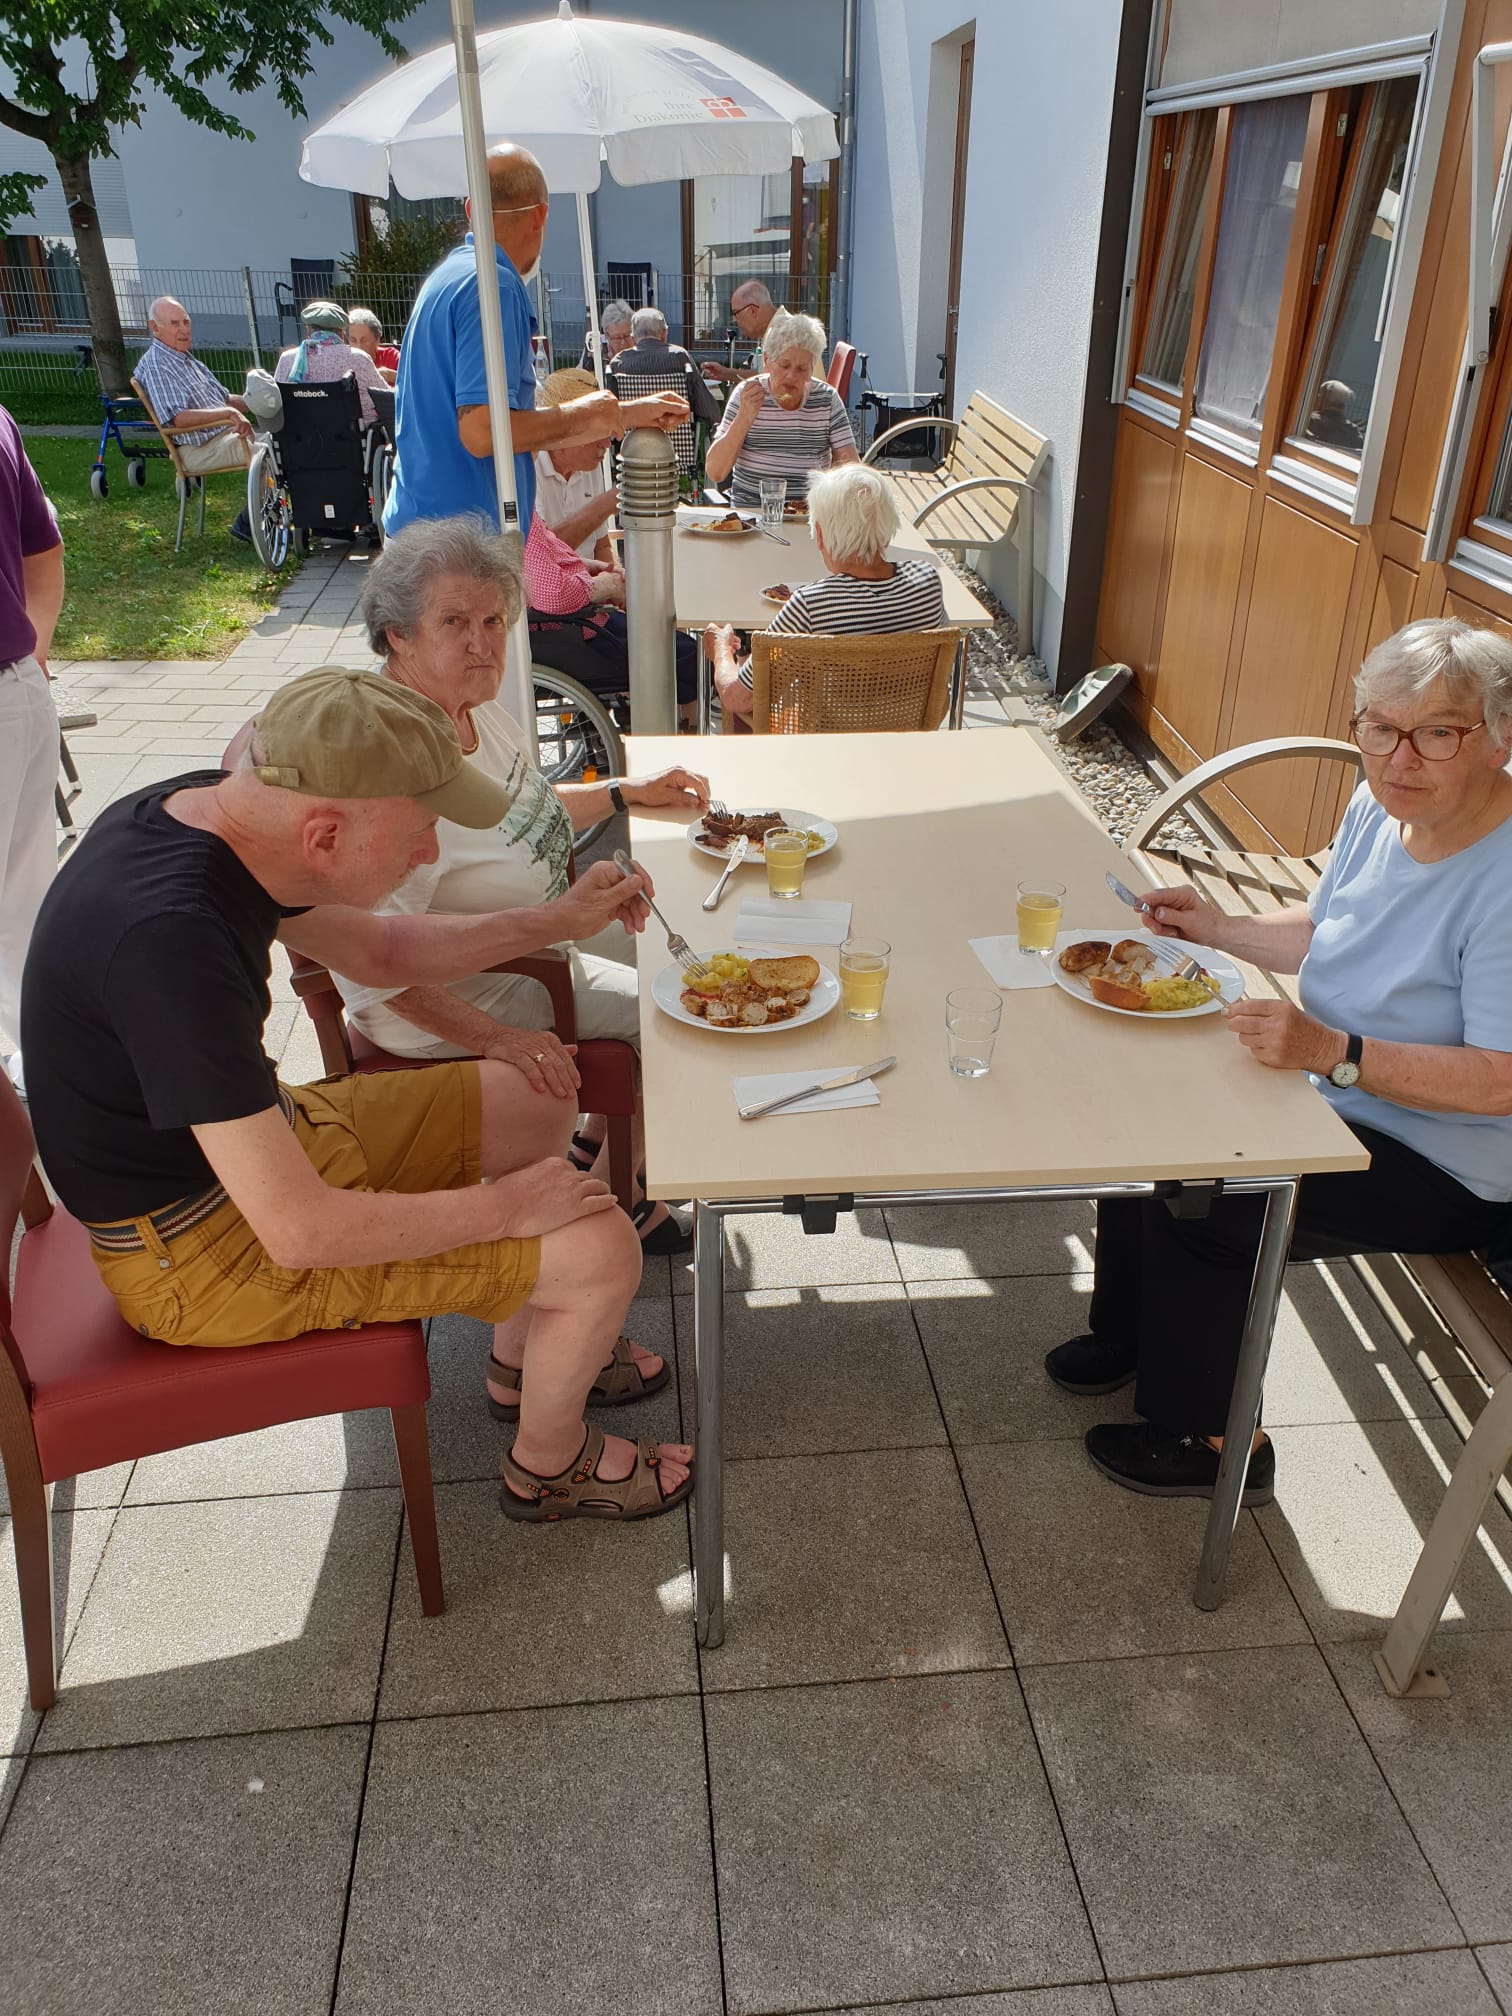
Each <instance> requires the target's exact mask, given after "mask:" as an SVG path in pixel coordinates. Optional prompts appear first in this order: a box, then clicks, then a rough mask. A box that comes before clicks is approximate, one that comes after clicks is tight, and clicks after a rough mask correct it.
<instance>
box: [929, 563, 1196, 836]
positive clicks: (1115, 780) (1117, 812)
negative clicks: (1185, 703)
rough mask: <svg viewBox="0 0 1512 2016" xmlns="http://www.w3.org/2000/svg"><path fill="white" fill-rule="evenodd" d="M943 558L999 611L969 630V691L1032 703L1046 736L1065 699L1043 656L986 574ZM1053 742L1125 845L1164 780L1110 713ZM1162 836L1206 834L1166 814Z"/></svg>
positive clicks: (1083, 790) (1090, 801)
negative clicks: (1032, 650) (1025, 645)
mask: <svg viewBox="0 0 1512 2016" xmlns="http://www.w3.org/2000/svg"><path fill="white" fill-rule="evenodd" d="M942 557H943V558H944V559H945V564H946V565H947V566H951V567H954V568H955V571H956V572H957V573H958V574H959V575H960V576H961V578H962V580H963V581H965V582H966V584H967V586H968V587H969V588H970V589H971V592H972V594H973V595H975V596H976V598H977V600H978V601H979V602H982V603H983V604H984V605H985V606H986V607H987V608H988V609H989V610H990V611H991V612H992V616H993V624H992V628H991V629H990V630H972V631H969V632H968V633H967V641H966V683H967V692H968V694H978V695H980V696H983V697H985V698H991V699H996V700H1012V701H1015V702H1017V703H1018V704H1019V705H1020V706H1022V707H1027V708H1028V710H1029V712H1030V714H1031V715H1032V716H1033V717H1034V721H1035V724H1036V725H1037V726H1038V727H1040V728H1042V729H1043V730H1044V731H1045V733H1046V734H1047V735H1048V734H1049V733H1050V729H1051V726H1052V724H1053V722H1054V720H1055V714H1056V709H1057V707H1058V706H1059V704H1060V703H1059V699H1058V696H1057V695H1056V694H1055V692H1054V691H1053V690H1052V688H1051V685H1050V675H1049V673H1048V672H1047V671H1046V669H1045V666H1044V664H1043V662H1042V661H1041V660H1040V659H1038V658H1036V657H1033V656H1032V655H1030V654H1029V653H1027V652H1022V651H1021V650H1020V649H1019V635H1018V625H1017V624H1016V623H1015V622H1014V620H1013V618H1012V617H1011V616H1010V615H1009V614H1008V611H1007V610H1006V609H1005V608H1004V607H1003V605H1002V603H1001V602H1000V601H999V600H998V598H997V597H996V595H994V594H993V592H992V590H991V589H990V588H989V587H988V586H987V584H986V582H985V581H983V580H982V579H981V577H980V575H977V574H973V573H972V571H971V569H970V568H969V567H964V566H962V565H961V564H960V563H959V562H957V561H955V560H953V559H952V558H950V557H949V556H948V555H946V556H942ZM1052 746H1053V747H1054V749H1055V753H1056V755H1057V757H1058V758H1059V760H1060V762H1061V764H1062V766H1063V768H1064V769H1065V770H1066V772H1067V774H1068V775H1069V776H1070V778H1071V781H1072V783H1073V784H1075V785H1076V787H1077V789H1078V790H1079V791H1080V792H1081V794H1082V796H1083V797H1084V798H1085V799H1086V800H1087V803H1088V804H1089V805H1090V806H1091V807H1092V810H1093V811H1094V812H1095V813H1096V814H1097V816H1098V818H1099V819H1100V820H1101V821H1102V823H1103V825H1104V826H1106V827H1107V829H1108V832H1109V834H1110V835H1111V836H1112V838H1113V839H1114V840H1115V841H1117V842H1118V844H1119V845H1120V846H1122V845H1123V843H1124V841H1125V840H1126V839H1127V838H1128V836H1129V834H1130V833H1131V832H1132V830H1133V829H1134V827H1135V825H1136V824H1137V822H1138V821H1139V819H1140V817H1141V816H1142V815H1143V814H1144V813H1145V812H1146V811H1147V810H1148V809H1149V807H1150V806H1151V805H1153V804H1154V803H1155V800H1156V799H1157V798H1159V797H1160V795H1161V793H1162V791H1163V790H1164V789H1165V786H1164V785H1163V784H1162V783H1161V782H1160V781H1159V780H1158V779H1157V778H1156V777H1154V776H1152V774H1151V772H1150V770H1149V768H1148V766H1147V765H1146V764H1145V763H1144V761H1143V760H1142V759H1141V758H1140V757H1139V756H1137V755H1136V754H1135V752H1134V751H1133V750H1132V749H1131V748H1130V747H1129V745H1128V744H1127V743H1126V742H1125V741H1124V740H1123V739H1122V737H1121V736H1120V735H1119V734H1118V733H1117V731H1116V730H1115V729H1114V728H1112V727H1110V726H1109V725H1108V722H1107V718H1106V717H1105V718H1104V719H1103V720H1101V721H1094V722H1093V723H1092V725H1091V727H1090V728H1085V729H1083V731H1082V733H1081V734H1080V735H1078V736H1077V737H1076V739H1075V740H1074V741H1072V742H1066V743H1059V742H1054V743H1053V745H1052ZM1161 837H1162V839H1165V840H1171V839H1174V838H1177V837H1180V838H1181V839H1183V840H1185V841H1187V842H1190V843H1197V844H1200V836H1199V835H1198V834H1197V833H1195V832H1194V831H1193V830H1192V828H1191V827H1190V826H1188V825H1187V824H1186V821H1185V820H1180V819H1172V820H1168V821H1167V822H1166V825H1165V827H1164V828H1163V829H1162V834H1161Z"/></svg>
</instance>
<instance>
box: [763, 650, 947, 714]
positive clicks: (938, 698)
mask: <svg viewBox="0 0 1512 2016" xmlns="http://www.w3.org/2000/svg"><path fill="white" fill-rule="evenodd" d="M961 637H962V633H961V632H960V631H959V630H905V631H899V632H896V633H892V634H888V635H886V636H881V637H800V636H793V637H784V636H780V635H779V636H775V637H774V636H772V635H771V634H770V632H768V631H763V630H758V631H756V632H755V633H754V635H753V636H752V638H751V686H752V696H753V697H752V705H751V730H752V732H753V734H756V735H864V734H871V733H875V732H877V731H878V730H881V729H895V730H900V731H902V730H908V729H921V728H938V727H939V725H940V723H941V722H942V721H943V720H944V719H945V714H946V710H947V708H948V707H949V705H950V673H951V667H952V666H953V665H954V663H955V660H956V654H957V653H958V651H959V650H960V648H961Z"/></svg>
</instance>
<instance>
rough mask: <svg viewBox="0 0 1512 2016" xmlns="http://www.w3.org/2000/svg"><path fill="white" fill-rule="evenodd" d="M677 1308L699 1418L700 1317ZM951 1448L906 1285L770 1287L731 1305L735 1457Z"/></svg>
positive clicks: (728, 1342)
mask: <svg viewBox="0 0 1512 2016" xmlns="http://www.w3.org/2000/svg"><path fill="white" fill-rule="evenodd" d="M673 1307H674V1308H675V1310H676V1312H677V1331H678V1342H679V1348H680V1350H681V1352H682V1356H683V1362H684V1364H685V1366H686V1367H687V1368H688V1371H689V1375H690V1381H689V1389H688V1390H689V1405H690V1408H691V1406H692V1394H693V1387H692V1376H693V1307H692V1304H691V1302H689V1301H687V1300H685V1299H682V1298H680V1297H677V1296H675V1295H674V1297H673ZM692 1427H693V1415H692V1413H691V1412H690V1413H689V1416H688V1428H689V1431H690V1432H691V1431H692ZM945 1439H946V1436H945V1425H944V1423H943V1421H942V1420H941V1419H940V1410H939V1408H938V1407H937V1406H936V1405H935V1398H934V1393H933V1390H932V1388H931V1386H930V1383H929V1371H928V1368H927V1366H926V1365H925V1362H924V1355H923V1353H922V1352H921V1351H920V1349H919V1340H918V1335H917V1333H916V1332H915V1330H914V1325H913V1319H912V1316H911V1315H910V1313H909V1305H908V1301H907V1298H906V1297H905V1295H904V1293H903V1290H902V1288H901V1287H887V1286H885V1285H877V1286H860V1287H852V1288H769V1289H766V1290H764V1291H762V1292H760V1293H757V1294H750V1295H727V1296H726V1297H725V1450H726V1453H727V1454H728V1455H731V1456H809V1455H817V1454H820V1453H822V1452H825V1451H828V1450H834V1449H903V1448H911V1447H922V1446H925V1445H929V1444H933V1445H939V1444H942V1443H943V1442H944V1441H945Z"/></svg>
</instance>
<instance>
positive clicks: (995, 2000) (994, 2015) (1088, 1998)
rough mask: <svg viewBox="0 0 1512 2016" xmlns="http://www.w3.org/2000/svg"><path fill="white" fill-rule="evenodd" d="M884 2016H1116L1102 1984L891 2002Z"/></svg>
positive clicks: (855, 2014)
mask: <svg viewBox="0 0 1512 2016" xmlns="http://www.w3.org/2000/svg"><path fill="white" fill-rule="evenodd" d="M829 2016H883V2012H882V2011H879V2010H878V2008H877V2005H876V2004H875V2003H873V2004H872V2006H871V2008H870V2009H836V2010H833V2011H831V2012H829ZM885 2016H1114V2012H1113V1998H1112V1997H1111V1996H1110V1995H1109V1993H1108V1991H1107V1989H1106V1988H1104V1987H1103V1986H1102V1985H1101V1984H1100V1983H1099V1984H1098V1985H1097V1986H1095V1987H1094V1986H1093V1985H1092V1984H1091V1983H1088V1984H1087V1985H1086V1986H1085V1987H1081V1988H1019V1989H1016V1990H1014V1991H1013V1992H1011V1993H1010V1994H1007V1995H953V1996H952V1997H951V1998H950V2000H949V2001H948V2002H889V2003H888V2004H887V2006H886V2011H885Z"/></svg>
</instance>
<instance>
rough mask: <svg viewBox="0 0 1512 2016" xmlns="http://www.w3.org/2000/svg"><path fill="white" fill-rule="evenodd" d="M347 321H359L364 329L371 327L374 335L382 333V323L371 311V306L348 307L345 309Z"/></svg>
mask: <svg viewBox="0 0 1512 2016" xmlns="http://www.w3.org/2000/svg"><path fill="white" fill-rule="evenodd" d="M347 321H348V323H352V322H360V323H361V324H362V326H363V328H364V329H371V330H372V332H373V334H374V335H375V336H381V335H382V334H383V324H382V323H381V322H380V321H379V320H378V317H377V316H376V315H375V314H374V313H373V311H372V309H371V308H349V309H348V310H347Z"/></svg>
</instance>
